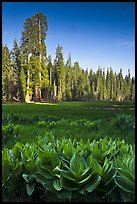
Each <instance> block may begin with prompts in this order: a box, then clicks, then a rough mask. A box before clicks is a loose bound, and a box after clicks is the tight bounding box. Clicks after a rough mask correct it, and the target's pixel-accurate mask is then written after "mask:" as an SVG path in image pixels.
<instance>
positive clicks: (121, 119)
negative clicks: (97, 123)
mask: <svg viewBox="0 0 137 204" xmlns="http://www.w3.org/2000/svg"><path fill="white" fill-rule="evenodd" d="M112 124H113V126H114V127H115V128H117V129H119V130H121V131H126V130H128V131H129V130H133V129H135V117H133V116H131V115H126V114H124V113H123V114H119V115H117V116H116V118H114V119H112Z"/></svg>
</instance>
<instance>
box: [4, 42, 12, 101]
mask: <svg viewBox="0 0 137 204" xmlns="http://www.w3.org/2000/svg"><path fill="white" fill-rule="evenodd" d="M12 76H13V73H12V69H11V59H10V51H9V49H8V47H7V45H2V100H3V101H10V100H11V99H12V87H11V82H12V81H13V80H12Z"/></svg>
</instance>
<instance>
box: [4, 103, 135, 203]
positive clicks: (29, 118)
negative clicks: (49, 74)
mask: <svg viewBox="0 0 137 204" xmlns="http://www.w3.org/2000/svg"><path fill="white" fill-rule="evenodd" d="M2 112H3V115H2V147H3V152H2V162H3V163H2V172H3V175H2V176H3V178H2V179H3V180H2V182H3V188H2V189H3V201H11V200H12V201H39V200H41V201H49V202H50V201H64V202H66V201H77V200H79V201H85V202H88V201H89V202H90V201H101V202H102V201H103V202H107V201H120V202H123V201H134V196H135V193H134V184H135V174H134V154H135V153H134V142H135V132H134V130H135V111H134V103H133V102H113V101H92V102H63V103H40V104H39V103H30V104H25V103H24V104H23V103H15V104H3V106H2ZM18 189H19V190H18Z"/></svg>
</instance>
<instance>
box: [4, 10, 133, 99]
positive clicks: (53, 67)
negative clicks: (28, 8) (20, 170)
mask: <svg viewBox="0 0 137 204" xmlns="http://www.w3.org/2000/svg"><path fill="white" fill-rule="evenodd" d="M47 31H48V23H47V19H46V16H45V15H44V14H42V13H37V14H35V15H34V16H32V17H31V18H28V19H26V21H25V23H24V27H23V31H22V38H21V43H20V45H19V44H18V41H17V39H14V42H13V49H12V51H11V52H10V50H9V49H8V47H7V45H2V100H3V102H4V101H12V100H16V101H21V102H30V101H76V100H77V101H79V100H86V101H87V100H96V99H97V100H118V101H124V100H128V101H130V100H135V78H134V77H132V78H131V75H130V69H128V71H127V75H126V76H125V78H124V77H123V73H122V69H120V71H119V73H116V72H114V71H113V69H112V68H111V67H109V68H107V72H106V73H105V68H104V69H102V68H100V67H98V70H97V71H96V72H94V71H93V70H92V69H90V70H89V71H88V69H86V70H85V69H83V68H82V67H80V65H79V62H74V64H72V60H71V54H70V53H69V56H68V59H67V61H66V62H65V61H64V57H63V48H62V46H60V44H58V46H57V49H56V53H55V59H53V60H52V59H51V56H50V55H49V56H47V50H46V44H45V40H46V35H47Z"/></svg>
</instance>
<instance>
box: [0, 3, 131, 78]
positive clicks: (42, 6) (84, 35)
mask: <svg viewBox="0 0 137 204" xmlns="http://www.w3.org/2000/svg"><path fill="white" fill-rule="evenodd" d="M38 12H42V13H43V14H44V15H46V17H47V21H48V32H47V37H46V41H45V42H46V46H47V54H48V55H49V54H50V55H51V57H52V60H54V58H55V52H56V48H57V46H58V44H60V45H61V46H62V47H63V54H64V61H65V62H66V60H67V59H68V55H69V52H70V53H71V58H72V62H73V63H74V61H78V62H79V64H80V66H81V67H82V68H84V69H86V68H88V69H89V70H90V69H91V68H92V69H93V71H96V70H97V69H98V66H100V67H101V68H105V70H106V71H107V68H108V67H110V66H111V67H112V69H113V70H114V71H116V72H117V73H118V72H119V70H120V68H122V70H123V75H124V76H125V75H126V74H127V70H128V68H130V70H131V76H135V3H133V2H5V3H4V2H3V3H2V43H3V44H7V46H8V47H9V49H10V50H11V49H12V48H13V40H14V38H15V37H16V38H17V39H18V41H19V42H20V40H21V32H22V31H23V24H24V22H25V20H26V19H27V18H29V17H31V16H33V15H34V14H36V13H38Z"/></svg>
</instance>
